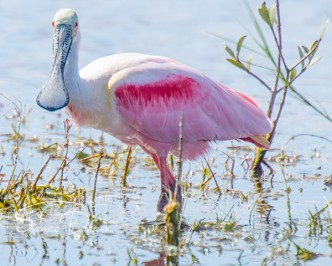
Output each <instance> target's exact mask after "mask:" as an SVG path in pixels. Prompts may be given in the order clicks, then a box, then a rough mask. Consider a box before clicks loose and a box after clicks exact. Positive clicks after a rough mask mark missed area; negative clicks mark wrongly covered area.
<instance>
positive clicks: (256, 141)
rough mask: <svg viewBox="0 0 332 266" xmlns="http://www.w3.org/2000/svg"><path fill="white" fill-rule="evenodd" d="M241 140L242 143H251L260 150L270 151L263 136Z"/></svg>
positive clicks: (267, 142)
mask: <svg viewBox="0 0 332 266" xmlns="http://www.w3.org/2000/svg"><path fill="white" fill-rule="evenodd" d="M241 139H242V140H244V141H248V142H251V143H253V144H255V145H256V146H257V147H259V148H262V149H264V150H268V149H270V142H269V141H268V140H267V139H266V137H265V136H264V135H255V136H250V137H247V138H241Z"/></svg>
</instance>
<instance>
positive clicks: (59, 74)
mask: <svg viewBox="0 0 332 266" xmlns="http://www.w3.org/2000/svg"><path fill="white" fill-rule="evenodd" d="M71 44H72V29H71V26H70V25H67V24H59V25H57V26H56V28H55V30H54V36H53V69H52V72H51V75H50V77H49V79H48V81H47V82H46V83H45V85H44V86H43V88H42V90H41V92H40V93H39V94H38V96H37V104H38V105H39V106H40V107H42V108H44V109H46V110H48V111H56V110H59V109H61V108H63V107H65V106H67V104H68V102H69V95H68V91H67V89H66V86H65V82H64V78H63V73H64V69H65V65H66V60H67V57H68V53H69V51H70V48H71Z"/></svg>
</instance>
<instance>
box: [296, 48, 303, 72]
mask: <svg viewBox="0 0 332 266" xmlns="http://www.w3.org/2000/svg"><path fill="white" fill-rule="evenodd" d="M297 49H298V51H299V56H300V60H302V59H303V57H304V54H303V52H302V49H301V47H300V46H298V47H297ZM304 61H305V60H303V61H302V62H301V66H302V69H303V68H304Z"/></svg>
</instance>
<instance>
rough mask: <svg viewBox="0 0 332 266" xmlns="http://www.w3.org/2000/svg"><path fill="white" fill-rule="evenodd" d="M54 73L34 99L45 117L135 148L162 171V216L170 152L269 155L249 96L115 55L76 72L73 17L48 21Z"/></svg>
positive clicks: (190, 72)
mask: <svg viewBox="0 0 332 266" xmlns="http://www.w3.org/2000/svg"><path fill="white" fill-rule="evenodd" d="M52 26H53V34H54V35H53V69H52V72H51V75H50V77H49V79H48V81H47V82H46V84H45V85H44V86H43V88H42V90H41V92H40V93H39V95H38V97H37V103H38V105H39V106H41V107H42V108H44V109H46V110H48V111H56V110H59V109H61V108H64V107H67V109H68V111H69V113H70V115H71V116H72V118H73V119H74V120H75V122H76V123H77V124H78V125H79V126H85V127H93V128H97V129H100V130H102V131H105V132H107V133H109V134H111V135H113V136H115V137H116V138H118V139H119V140H121V141H122V142H124V143H126V144H129V145H138V146H140V147H141V148H142V149H143V150H144V151H145V152H146V153H147V154H149V155H150V156H151V157H152V159H153V161H154V162H155V164H156V165H157V167H158V168H159V170H160V178H161V196H160V198H159V201H158V205H157V209H158V211H162V210H163V207H164V206H165V205H166V204H167V201H168V199H169V197H170V195H173V193H174V191H175V190H177V191H178V199H179V200H181V189H180V188H179V187H178V189H176V180H175V178H174V176H173V175H172V173H171V171H170V169H169V168H168V166H167V162H166V158H167V156H168V154H169V153H171V154H174V155H175V156H179V132H180V131H179V130H180V128H179V121H180V117H182V123H183V127H182V139H183V141H182V158H183V159H194V158H195V157H197V156H199V155H202V154H203V153H205V152H206V151H207V150H208V148H209V142H210V141H216V140H230V139H237V140H245V141H248V142H251V143H254V144H255V145H256V146H258V147H261V148H264V149H268V148H269V142H268V141H267V140H266V139H265V137H264V134H267V133H269V132H270V130H271V123H270V120H269V119H268V118H267V116H266V115H265V114H264V113H263V111H262V110H261V109H260V108H259V107H258V105H257V103H256V102H255V101H254V100H253V99H251V98H249V97H248V96H246V95H244V94H242V93H240V92H236V91H233V90H231V89H229V88H227V87H225V86H224V85H222V84H220V83H218V82H216V81H213V80H212V79H210V78H208V77H207V76H205V75H204V74H202V73H200V72H199V71H197V70H195V69H193V68H190V67H188V66H186V65H184V64H181V63H179V62H177V61H175V60H173V59H169V58H166V57H161V56H151V55H144V54H134V53H125V54H115V55H111V56H107V57H102V58H99V59H97V60H95V61H93V62H92V63H90V64H89V65H87V66H86V67H84V68H82V69H81V70H79V69H78V51H79V43H80V30H79V21H78V18H77V15H76V13H75V11H73V10H71V9H67V8H66V9H61V10H59V11H58V12H57V13H56V14H55V16H54V19H53V22H52Z"/></svg>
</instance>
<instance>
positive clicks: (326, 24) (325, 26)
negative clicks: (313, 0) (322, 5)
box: [320, 19, 330, 39]
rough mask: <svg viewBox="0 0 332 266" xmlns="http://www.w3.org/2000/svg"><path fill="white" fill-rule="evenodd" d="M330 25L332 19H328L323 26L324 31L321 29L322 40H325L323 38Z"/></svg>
mask: <svg viewBox="0 0 332 266" xmlns="http://www.w3.org/2000/svg"><path fill="white" fill-rule="evenodd" d="M329 23H330V19H327V20H326V21H325V22H324V24H323V26H322V29H321V32H320V38H321V39H323V36H324V34H325V31H326V29H327V26H328V25H329Z"/></svg>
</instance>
